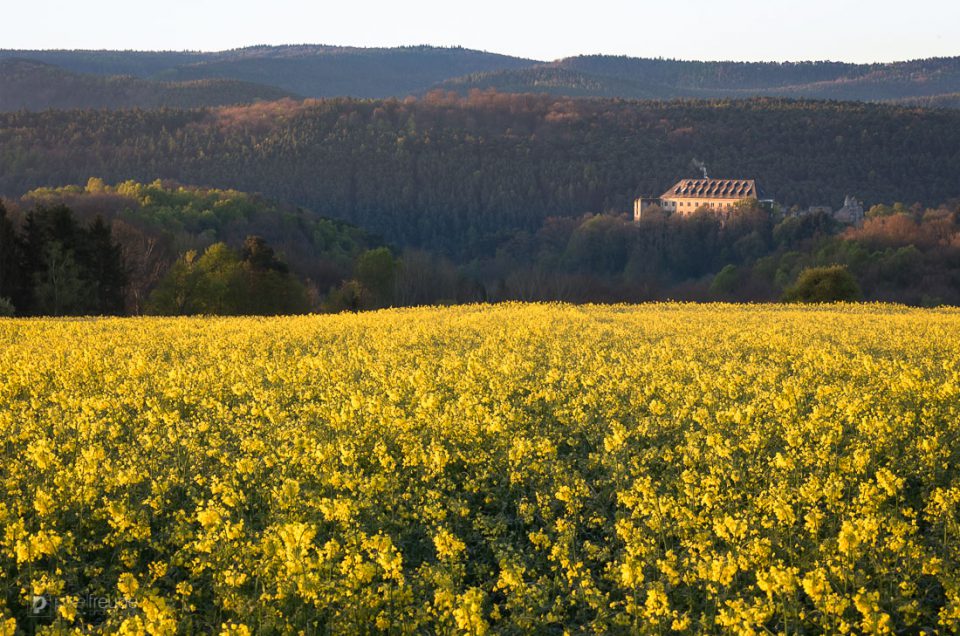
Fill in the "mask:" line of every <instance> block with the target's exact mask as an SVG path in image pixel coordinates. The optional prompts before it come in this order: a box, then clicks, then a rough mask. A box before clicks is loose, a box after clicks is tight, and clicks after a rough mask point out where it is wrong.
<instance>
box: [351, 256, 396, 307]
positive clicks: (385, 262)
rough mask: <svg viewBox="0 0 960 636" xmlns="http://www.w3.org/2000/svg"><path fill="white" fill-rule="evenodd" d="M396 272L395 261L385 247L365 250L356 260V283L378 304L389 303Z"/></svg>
mask: <svg viewBox="0 0 960 636" xmlns="http://www.w3.org/2000/svg"><path fill="white" fill-rule="evenodd" d="M396 271H397V263H396V260H395V259H394V258H393V254H392V253H391V252H390V250H389V249H387V248H386V247H378V248H377V249H375V250H367V251H366V252H364V253H363V254H361V255H360V256H359V257H358V258H357V265H356V268H355V272H356V278H357V281H358V282H359V283H360V284H361V285H362V286H363V287H364V288H365V289H367V290H369V291H370V293H371V294H373V296H374V298H375V301H376V302H378V303H379V304H382V305H386V304H388V303H389V302H390V299H391V297H392V296H393V283H394V279H395V277H396Z"/></svg>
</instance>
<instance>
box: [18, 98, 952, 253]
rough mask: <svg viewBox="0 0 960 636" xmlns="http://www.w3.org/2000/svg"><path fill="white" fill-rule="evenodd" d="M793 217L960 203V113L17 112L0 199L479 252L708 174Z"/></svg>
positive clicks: (602, 105) (713, 105)
mask: <svg viewBox="0 0 960 636" xmlns="http://www.w3.org/2000/svg"><path fill="white" fill-rule="evenodd" d="M693 158H697V159H699V160H701V161H704V162H706V164H707V166H708V167H709V169H710V174H711V175H712V176H716V177H726V178H755V179H757V180H758V181H759V182H760V183H761V184H762V185H763V187H764V190H766V191H767V192H768V193H769V194H770V195H771V196H772V197H773V198H775V199H776V200H777V201H779V202H781V203H784V204H786V205H788V206H789V205H793V204H798V205H802V206H807V205H823V204H827V205H835V206H837V205H839V204H840V203H841V202H842V201H843V199H844V196H845V195H847V194H852V195H856V196H857V197H858V198H860V199H861V200H863V201H864V202H865V203H866V204H867V205H868V206H869V205H871V204H874V203H892V202H894V201H905V202H906V203H907V204H910V203H913V202H915V201H918V202H921V203H924V204H928V205H936V204H939V203H941V202H943V201H946V200H948V199H949V198H951V197H956V196H957V195H958V194H960V186H958V184H960V180H958V175H957V166H958V165H960V111H956V110H947V109H942V110H927V109H918V108H913V107H911V108H907V107H900V106H888V105H879V104H864V103H853V102H824V101H816V102H813V101H799V100H791V99H785V98H754V99H750V100H715V101H687V100H683V101H668V102H663V101H625V100H598V99H594V100H576V99H569V98H557V97H549V96H537V95H509V94H504V93H499V94H494V93H476V94H473V95H471V96H469V97H467V98H457V97H456V96H451V95H449V94H440V93H434V94H430V95H427V96H425V97H424V98H422V99H418V100H409V101H408V100H403V101H399V100H394V99H388V100H350V99H336V100H307V101H305V102H294V101H292V100H288V101H285V102H271V103H261V104H256V105H252V106H236V107H226V108H219V109H206V110H165V111H156V110H121V111H47V112H42V113H29V112H17V113H3V114H0V195H5V196H9V197H15V196H19V195H20V194H22V193H23V192H25V191H27V190H30V189H32V188H36V187H39V186H44V185H60V184H69V183H84V182H85V181H86V180H87V178H88V177H90V176H92V175H94V176H100V177H102V178H104V179H106V180H107V181H108V182H112V183H117V182H122V181H124V180H127V179H137V180H140V181H148V182H149V181H151V180H153V179H156V178H162V179H174V180H177V181H180V182H183V183H195V184H198V185H203V186H208V187H218V188H235V189H238V190H244V191H248V192H260V193H262V194H263V195H265V196H267V197H270V198H273V199H276V200H282V201H289V202H291V203H293V204H296V205H302V206H305V207H308V208H310V209H312V210H314V211H315V212H317V213H318V214H322V215H324V216H327V217H332V218H338V219H342V220H345V221H347V222H350V223H353V224H355V225H357V226H360V227H362V228H364V229H366V230H369V231H372V232H376V233H378V234H380V235H381V236H383V237H384V238H385V240H387V241H388V242H390V243H392V244H395V245H415V246H424V247H429V248H431V249H434V248H435V249H440V250H444V251H446V252H447V253H448V254H450V255H452V256H462V255H464V254H468V253H470V251H471V250H482V249H485V247H484V246H489V245H490V244H494V243H496V241H497V237H498V236H501V235H502V234H503V233H505V232H506V233H509V232H512V231H515V230H517V229H527V230H533V229H535V228H536V227H538V226H539V225H540V223H541V222H542V220H543V219H545V218H547V217H550V216H577V215H580V214H583V213H585V212H603V211H614V212H623V211H627V210H629V209H631V206H632V201H633V199H634V198H635V197H636V196H639V195H651V194H657V193H659V192H662V191H663V190H664V189H666V188H667V187H669V186H670V185H671V184H672V183H674V182H675V181H676V180H677V179H679V178H681V177H685V176H693V174H695V172H694V169H693V168H692V166H691V163H692V159H693Z"/></svg>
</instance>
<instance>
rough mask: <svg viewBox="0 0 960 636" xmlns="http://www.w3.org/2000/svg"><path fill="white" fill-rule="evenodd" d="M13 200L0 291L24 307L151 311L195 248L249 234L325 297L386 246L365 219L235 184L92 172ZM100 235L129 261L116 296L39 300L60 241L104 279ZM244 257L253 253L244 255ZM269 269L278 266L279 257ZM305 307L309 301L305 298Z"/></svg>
mask: <svg viewBox="0 0 960 636" xmlns="http://www.w3.org/2000/svg"><path fill="white" fill-rule="evenodd" d="M6 208H7V209H6V210H5V211H4V222H3V228H4V233H3V235H2V238H0V261H2V265H0V280H2V281H6V282H4V284H3V286H2V289H0V297H5V298H7V300H8V301H10V302H12V303H13V306H14V307H16V309H17V312H18V313H21V314H25V315H28V314H35V313H56V314H86V313H103V314H113V313H129V314H139V313H143V312H144V311H147V310H148V300H149V298H150V295H151V294H152V293H153V292H154V291H155V290H156V289H157V287H158V285H160V283H161V282H162V281H163V280H164V277H165V276H167V275H168V273H169V272H170V270H171V268H173V267H174V266H175V264H177V263H179V262H180V261H182V260H183V259H184V258H185V256H186V255H187V254H189V253H191V252H192V253H196V254H198V255H201V256H202V255H203V253H204V252H205V251H206V250H207V249H208V248H210V247H211V246H212V245H215V244H222V245H223V246H224V250H226V249H227V248H229V250H233V251H234V252H239V251H240V250H242V249H246V248H249V245H247V244H246V242H247V240H248V237H258V239H257V240H259V241H261V242H262V244H263V246H264V247H265V248H269V250H270V253H272V251H273V250H276V251H277V253H278V259H281V258H282V261H283V262H284V265H285V266H286V267H289V269H290V272H291V274H290V275H291V276H292V277H293V278H294V279H295V280H298V281H299V282H300V283H299V284H302V286H303V287H304V290H305V293H306V294H307V298H308V299H309V298H318V297H319V296H320V295H322V294H324V293H326V292H327V291H328V290H329V289H330V288H332V287H336V286H337V285H339V284H340V282H341V281H342V280H344V279H345V278H349V276H350V275H351V273H352V271H353V264H354V261H355V260H356V258H357V256H358V255H359V254H361V253H363V252H364V251H366V250H369V249H371V248H375V247H377V246H379V245H381V244H382V242H381V241H380V239H378V238H377V237H375V236H373V235H371V234H369V233H367V232H364V231H362V230H360V229H358V228H356V227H353V226H350V225H348V224H345V223H343V222H341V221H335V220H332V219H328V218H324V217H321V216H318V215H316V214H313V213H311V212H309V211H306V210H303V209H300V208H295V207H284V206H278V205H276V204H273V203H270V202H268V201H266V200H265V199H263V198H261V197H257V196H252V195H248V194H246V193H242V192H237V191H234V190H214V189H209V188H190V187H183V186H180V185H176V184H172V183H162V182H160V181H155V182H153V183H150V184H143V183H138V182H134V181H127V182H123V183H120V184H117V185H115V186H110V185H107V184H105V183H104V182H103V180H101V179H98V178H91V179H89V180H88V181H87V184H86V185H85V186H68V187H62V188H41V189H37V190H33V191H31V192H29V193H28V194H26V195H25V196H23V197H21V198H20V199H17V200H12V201H8V202H7V206H6ZM91 233H92V235H93V236H95V237H96V238H97V240H98V241H99V242H98V243H97V245H99V246H100V247H101V249H102V250H103V251H106V247H104V246H105V245H106V244H107V242H109V243H110V245H111V248H110V249H112V250H114V260H112V261H111V262H112V263H114V264H116V261H117V260H119V261H122V266H116V265H115V266H112V269H110V270H109V271H118V270H119V271H121V272H122V284H121V283H119V282H117V281H119V280H120V278H117V277H114V278H111V279H110V280H111V282H110V290H111V292H110V294H109V297H110V298H111V301H110V303H109V304H105V303H99V304H90V303H89V302H87V300H88V298H87V296H88V295H87V294H86V292H83V293H81V294H80V295H79V297H78V298H77V299H76V300H75V301H71V302H69V303H66V304H63V303H61V304H60V305H57V306H52V305H50V303H48V302H46V301H43V302H41V301H40V300H38V295H37V294H38V292H37V285H38V276H39V275H40V274H43V273H44V272H47V271H48V270H47V267H46V265H45V264H44V263H42V262H40V260H38V259H44V258H46V255H47V253H48V251H49V249H50V248H49V245H48V244H54V245H56V246H58V247H57V250H59V251H55V252H54V254H55V255H56V254H59V253H61V252H62V253H63V254H66V255H68V256H69V257H70V259H72V264H73V265H76V268H75V269H76V271H75V272H74V273H75V274H76V276H75V277H74V278H77V279H78V280H79V281H81V282H82V281H90V280H92V279H93V278H96V276H92V275H87V274H85V273H84V272H85V269H84V268H85V267H86V265H85V264H86V263H87V262H88V261H89V259H88V258H87V256H86V255H87V254H88V252H90V249H88V247H87V243H88V242H89V241H88V240H87V238H88V235H90V234H91ZM220 254H221V256H223V255H225V254H226V252H225V251H223V250H222V251H221V253H220ZM237 258H238V260H242V261H246V260H247V259H246V258H245V257H241V256H239V255H238V257H237ZM209 260H211V259H208V261H207V262H209ZM256 262H259V261H254V263H256ZM253 269H254V270H256V269H257V267H256V266H254V267H253ZM267 269H268V270H276V269H277V268H276V267H274V266H272V265H271V266H269V267H268V268H267ZM68 270H69V268H68ZM53 271H56V270H53ZM70 271H73V270H70ZM98 271H99V270H98ZM104 271H106V270H104ZM199 271H202V270H198V272H199ZM191 276H192V277H191ZM191 276H187V277H186V278H185V280H188V281H192V280H194V279H199V278H203V276H200V275H199V274H196V275H191ZM227 278H229V277H227ZM261 282H262V281H261ZM67 287H68V288H70V287H71V286H70V285H68V286H67ZM80 287H84V288H87V287H89V285H86V283H84V284H83V285H80ZM200 287H201V288H203V285H201V286H200ZM118 290H119V291H118ZM118 293H119V297H118V296H117V294H118ZM103 296H104V294H100V295H99V296H98V297H103ZM85 299H87V300H85ZM285 302H286V301H284V303H285ZM284 303H278V304H276V307H275V310H274V311H270V312H266V313H284V312H286V311H287V310H288V309H289V308H290V306H291V305H288V304H284ZM294 304H296V303H294ZM308 304H309V303H308ZM297 307H299V308H300V309H304V304H303V303H299V304H297ZM248 309H251V306H237V307H236V309H235V310H233V311H231V312H230V313H243V312H245V311H246V310H248ZM197 311H203V309H198V310H197ZM260 311H265V310H262V309H261V310H258V312H260ZM168 313H169V312H168Z"/></svg>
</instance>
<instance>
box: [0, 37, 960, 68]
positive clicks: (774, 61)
mask: <svg viewBox="0 0 960 636" xmlns="http://www.w3.org/2000/svg"><path fill="white" fill-rule="evenodd" d="M298 46H316V47H326V48H337V49H364V50H376V49H400V48H419V47H428V48H435V49H451V50H452V49H464V50H470V51H477V52H481V53H490V54H494V55H503V56H507V57H514V58H522V59H527V60H530V61H533V62H543V63H549V62H555V61H559V60H562V59H567V58H571V57H593V56H608V57H628V58H638V59H640V58H642V59H664V60H678V61H684V62H740V63H758V64H763V63H772V64H799V63H804V62H831V63H842V64H889V63H896V62H911V61H914V60H922V59H934V58H954V57H960V50H958V51H957V52H956V53H954V54H951V55H925V56H919V57H903V58H895V59H894V58H891V59H883V60H862V61H861V60H857V61H854V60H843V59H835V58H803V59H800V58H798V59H740V58H722V57H714V58H706V57H704V58H693V57H683V56H680V57H674V56H666V55H630V54H627V53H601V52H591V51H582V52H579V53H572V54H570V55H566V56H563V57H557V58H551V59H546V58H534V57H526V56H520V55H514V54H512V53H507V52H504V51H498V50H496V49H490V48H474V47H470V46H464V45H460V44H433V43H429V42H417V43H410V44H393V45H389V46H387V45H376V44H370V45H362V44H342V43H329V42H280V43H263V42H256V43H253V44H244V45H240V46H232V47H229V48H210V49H201V48H153V49H147V48H122V49H121V48H105V47H97V48H91V47H77V48H63V47H55V48H37V47H34V48H28V47H6V46H3V47H0V51H24V52H27V51H38V52H53V51H87V52H98V51H115V52H123V53H225V52H229V51H242V50H246V49H254V48H282V47H298Z"/></svg>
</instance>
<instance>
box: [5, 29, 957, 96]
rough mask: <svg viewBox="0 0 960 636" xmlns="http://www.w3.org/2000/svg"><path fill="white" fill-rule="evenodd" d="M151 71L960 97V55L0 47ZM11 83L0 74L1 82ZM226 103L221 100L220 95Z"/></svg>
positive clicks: (135, 73)
mask: <svg viewBox="0 0 960 636" xmlns="http://www.w3.org/2000/svg"><path fill="white" fill-rule="evenodd" d="M7 58H19V59H25V60H34V61H37V62H43V63H45V64H52V65H56V66H58V67H61V68H62V69H64V70H66V71H72V72H75V73H88V74H97V75H104V76H116V75H124V76H132V77H136V78H140V79H147V80H168V81H183V80H201V79H202V80H210V79H227V80H237V81H243V82H252V83H255V84H260V85H265V86H270V87H275V88H274V90H278V91H283V92H285V93H294V94H297V95H303V96H305V97H346V96H349V97H367V98H385V97H397V98H404V97H407V96H408V95H422V94H424V93H426V92H427V91H429V90H431V89H434V88H444V89H452V90H458V91H461V92H463V93H466V92H468V91H469V90H470V89H473V88H483V89H485V88H493V89H496V90H498V91H500V92H516V93H550V94H556V95H563V96H591V97H619V98H630V99H638V98H639V99H647V98H650V99H672V98H677V97H685V98H722V97H726V98H737V97H739V98H742V97H749V96H784V97H795V98H807V99H843V100H870V101H890V100H899V99H904V100H910V99H917V98H924V99H927V100H930V101H931V103H936V104H940V105H944V106H951V105H954V104H955V100H954V99H951V98H950V95H951V94H956V93H957V92H958V91H960V57H943V58H928V59H919V60H908V61H901V62H889V63H873V64H852V63H845V62H831V61H800V62H737V61H695V60H676V59H662V58H632V57H626V56H611V55H579V56H576V57H569V58H564V59H560V60H555V61H547V62H545V61H540V60H531V59H523V58H517V57H512V56H508V55H499V54H496V53H492V52H487V51H475V50H470V49H464V48H461V47H433V46H401V47H393V48H389V47H373V48H362V47H350V46H331V45H316V44H300V45H285V46H251V47H245V48H239V49H233V50H228V51H216V52H197V51H182V52H175V51H66V50H60V51H27V50H0V59H7ZM5 88H6V87H5V86H4V85H3V83H2V82H0V90H4V89H5ZM218 103H224V102H223V101H222V100H221V101H220V102H218Z"/></svg>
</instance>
